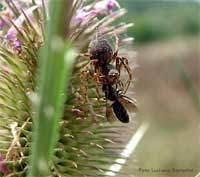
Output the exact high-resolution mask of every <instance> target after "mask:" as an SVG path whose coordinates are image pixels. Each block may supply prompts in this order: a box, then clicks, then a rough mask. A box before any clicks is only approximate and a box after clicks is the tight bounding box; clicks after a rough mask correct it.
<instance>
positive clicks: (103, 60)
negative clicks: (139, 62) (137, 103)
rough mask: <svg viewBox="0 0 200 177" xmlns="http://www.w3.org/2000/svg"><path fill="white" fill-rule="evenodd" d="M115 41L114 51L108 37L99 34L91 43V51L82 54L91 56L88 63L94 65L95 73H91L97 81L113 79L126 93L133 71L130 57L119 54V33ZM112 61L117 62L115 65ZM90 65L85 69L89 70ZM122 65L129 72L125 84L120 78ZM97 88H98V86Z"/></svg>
mask: <svg viewBox="0 0 200 177" xmlns="http://www.w3.org/2000/svg"><path fill="white" fill-rule="evenodd" d="M115 41H116V43H115V50H114V51H113V49H112V47H111V46H110V44H109V43H108V41H107V40H106V39H104V38H103V39H100V38H99V37H98V36H97V37H96V39H94V40H92V41H91V43H90V46H89V53H86V54H81V56H82V57H87V58H90V62H89V64H88V65H93V66H94V73H91V75H92V77H94V80H95V81H97V83H101V82H103V81H102V80H104V79H110V80H111V79H112V80H113V83H112V84H117V85H118V84H119V85H120V87H121V90H122V93H123V94H125V93H126V92H127V90H128V88H129V86H130V83H131V80H132V73H131V68H130V66H129V63H128V59H127V58H125V57H120V56H118V45H119V39H118V37H117V35H115ZM111 63H115V66H114V65H112V64H111ZM88 65H87V66H86V68H84V70H87V71H88ZM122 67H124V68H125V70H126V71H127V73H128V80H127V81H126V82H125V84H123V83H122V82H121V81H120V80H119V78H120V73H121V70H122ZM95 85H96V84H95ZM96 90H98V89H97V88H96ZM97 92H98V93H99V91H97ZM98 96H99V95H98Z"/></svg>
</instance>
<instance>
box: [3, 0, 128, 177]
mask: <svg viewBox="0 0 200 177" xmlns="http://www.w3.org/2000/svg"><path fill="white" fill-rule="evenodd" d="M3 5H4V8H3V10H2V11H1V12H0V13H1V17H0V30H1V31H0V36H1V38H0V42H1V46H0V80H1V82H0V135H1V136H0V173H2V174H3V175H5V176H6V175H7V176H10V177H11V176H25V175H26V174H27V171H28V168H29V166H28V164H29V158H30V148H31V143H32V139H33V137H32V134H33V126H34V123H35V122H34V121H35V120H34V115H35V112H34V109H33V105H34V104H37V102H38V101H39V100H40V98H39V97H38V96H37V95H36V94H35V92H36V91H37V89H38V88H37V85H36V78H37V75H36V72H37V69H38V65H39V64H40V62H39V56H38V51H39V50H40V49H41V47H43V46H44V45H46V38H47V34H45V33H44V29H45V22H46V21H47V20H48V18H49V16H48V1H43V3H41V2H40V1H33V2H29V1H27V2H26V1H22V0H18V1H14V0H10V1H6V3H5V4H3ZM125 12H126V10H125V9H122V8H121V7H120V6H119V4H118V3H117V1H114V0H113V1H105V0H102V1H98V2H97V1H93V2H91V3H90V4H85V1H78V0H74V1H73V3H71V6H70V14H68V15H69V16H68V18H67V19H66V21H65V23H64V24H63V29H66V28H65V27H66V26H67V31H65V30H63V31H64V32H66V33H63V39H65V38H68V39H70V42H71V43H72V44H73V46H74V48H75V49H76V59H75V63H74V67H73V73H72V77H71V82H70V85H69V87H68V88H67V90H66V92H67V93H68V97H67V99H66V100H65V105H64V114H63V118H62V119H61V121H60V122H59V126H60V128H59V131H60V133H59V141H58V143H57V146H56V148H55V149H54V159H53V163H52V164H50V167H49V168H50V169H51V173H52V175H54V176H77V177H78V176H91V175H92V176H98V175H100V174H104V172H105V171H107V168H106V167H107V166H108V165H109V164H111V163H112V162H113V161H114V160H115V158H116V157H118V151H119V150H120V148H121V145H120V142H121V140H120V137H119V136H116V134H117V135H118V131H119V130H118V128H116V127H115V128H113V127H112V126H110V125H109V124H108V123H107V121H106V119H105V118H104V106H105V102H104V101H99V100H98V99H97V95H96V93H95V91H94V88H93V85H92V84H91V81H90V80H89V81H88V98H89V101H90V103H91V104H92V105H93V106H92V107H88V105H87V104H85V102H84V99H85V98H84V85H83V82H84V80H83V78H82V77H79V74H80V72H81V71H82V69H83V68H84V67H85V66H86V65H87V64H88V62H89V60H88V59H86V58H82V57H80V55H79V54H80V53H83V52H87V50H88V46H89V43H90V41H91V40H92V39H93V36H94V35H95V33H96V28H98V30H99V31H100V33H101V34H102V35H103V36H105V37H106V36H108V35H114V34H117V35H118V34H120V33H123V31H125V30H126V28H127V27H129V26H131V25H124V24H120V25H121V26H120V25H118V26H119V27H121V28H118V30H116V31H115V30H114V29H115V28H116V26H115V25H113V24H112V23H113V22H114V21H115V20H116V19H118V18H119V17H121V16H123V15H124V14H125ZM77 76H78V77H77ZM52 84H53V83H52ZM91 110H92V112H91ZM93 113H94V114H95V116H96V118H97V119H98V124H93V123H92V121H91V117H92V116H94V115H92V114H93ZM100 157H102V158H100Z"/></svg>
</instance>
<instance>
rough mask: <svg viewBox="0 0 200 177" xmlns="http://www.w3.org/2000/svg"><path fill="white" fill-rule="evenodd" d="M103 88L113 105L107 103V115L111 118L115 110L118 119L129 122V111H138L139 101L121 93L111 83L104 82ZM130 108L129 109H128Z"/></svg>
mask: <svg viewBox="0 0 200 177" xmlns="http://www.w3.org/2000/svg"><path fill="white" fill-rule="evenodd" d="M102 90H103V91H104V92H105V97H106V99H107V100H110V101H111V102H112V104H111V106H109V105H108V104H107V105H106V116H107V119H110V117H111V116H112V113H113V112H114V114H115V116H116V117H117V119H118V120H120V121H121V122H123V123H128V122H129V114H128V111H129V112H136V111H137V103H136V101H135V100H132V99H131V98H129V97H127V96H125V95H123V94H120V93H119V91H118V90H116V89H115V88H114V87H113V86H112V85H111V84H109V83H106V84H103V87H102ZM111 108H112V110H113V111H112V110H111ZM127 109H128V111H127Z"/></svg>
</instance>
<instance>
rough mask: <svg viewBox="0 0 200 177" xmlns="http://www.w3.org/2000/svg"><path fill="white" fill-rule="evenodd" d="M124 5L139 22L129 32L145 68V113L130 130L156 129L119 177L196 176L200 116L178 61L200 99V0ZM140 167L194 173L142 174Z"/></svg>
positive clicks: (138, 88) (140, 74) (140, 73)
mask: <svg viewBox="0 0 200 177" xmlns="http://www.w3.org/2000/svg"><path fill="white" fill-rule="evenodd" d="M121 4H123V6H124V7H126V8H127V9H128V14H127V15H126V17H125V18H124V19H123V20H125V21H129V22H133V23H134V24H135V25H134V27H133V28H131V29H129V31H128V34H129V35H130V36H133V37H134V38H135V41H134V42H133V48H134V50H135V51H136V52H137V56H136V58H137V63H138V65H139V67H138V68H137V69H136V70H135V71H134V74H135V75H134V76H135V78H136V79H137V81H136V82H135V85H134V92H136V97H137V99H138V102H139V104H140V112H139V114H138V115H137V116H136V118H135V119H134V120H132V122H133V123H132V124H130V126H133V127H136V126H137V125H139V124H140V123H141V122H143V121H148V122H149V123H150V128H149V130H148V131H147V133H146V134H145V136H144V138H143V139H142V141H141V142H140V144H139V146H138V147H137V149H136V151H135V152H134V153H133V154H132V156H131V157H130V159H129V160H128V162H127V163H126V165H125V167H124V168H123V170H122V172H123V173H124V174H121V175H119V176H118V177H123V176H129V177H134V176H136V177H143V176H146V177H148V176H152V177H169V176H176V177H183V176H185V177H192V176H195V175H196V174H197V172H199V171H200V153H199V149H200V136H199V132H200V131H199V130H200V124H199V121H200V118H199V115H198V110H197V108H196V107H195V104H194V102H193V99H192V97H191V96H190V92H189V91H188V89H187V88H188V85H185V83H184V80H183V79H182V78H181V72H180V71H179V70H178V68H177V66H176V64H175V63H177V62H178V63H181V65H182V66H183V68H182V69H183V70H184V72H185V73H186V74H187V76H188V77H189V79H190V81H191V83H192V87H193V89H194V91H195V93H196V95H195V96H196V97H197V96H199V95H200V52H199V51H200V45H199V41H200V36H199V27H200V24H199V22H200V2H198V1H191V0H187V1H183V0H182V1H181V0H179V1H172V0H171V1H167V0H163V1H161V0H159V1H158V0H157V1H151V0H121ZM129 60H131V58H129ZM197 100H198V99H197ZM139 168H143V169H149V170H150V171H151V168H154V169H159V168H160V169H161V170H162V169H170V170H171V169H172V168H177V169H192V171H190V172H160V173H152V172H144V173H141V172H139Z"/></svg>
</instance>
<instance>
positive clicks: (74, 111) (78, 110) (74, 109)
mask: <svg viewBox="0 0 200 177" xmlns="http://www.w3.org/2000/svg"><path fill="white" fill-rule="evenodd" d="M71 112H72V113H73V114H74V115H75V116H80V115H81V114H82V113H83V111H82V110H80V109H77V108H73V109H71Z"/></svg>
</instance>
